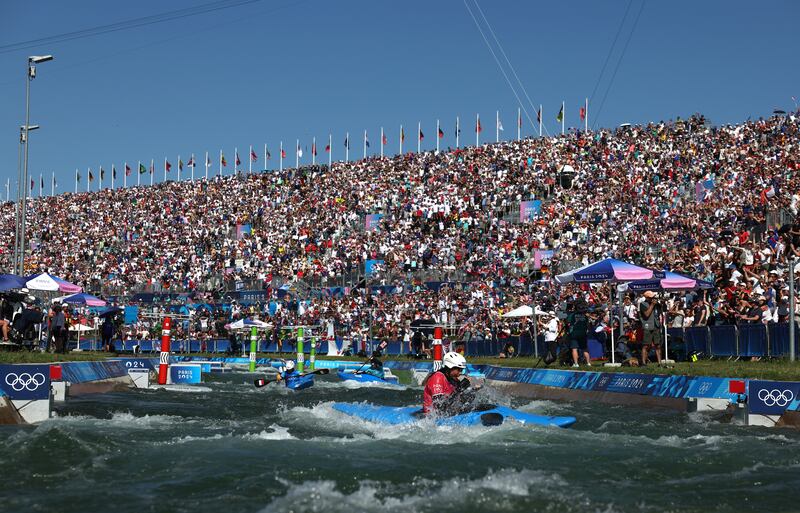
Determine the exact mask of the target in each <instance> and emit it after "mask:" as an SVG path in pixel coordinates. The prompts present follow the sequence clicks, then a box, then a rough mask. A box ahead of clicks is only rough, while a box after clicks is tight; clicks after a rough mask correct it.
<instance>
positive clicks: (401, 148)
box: [400, 125, 404, 155]
mask: <svg viewBox="0 0 800 513" xmlns="http://www.w3.org/2000/svg"><path fill="white" fill-rule="evenodd" d="M403 139H404V137H403V125H400V155H402V154H403Z"/></svg>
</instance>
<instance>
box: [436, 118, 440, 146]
mask: <svg viewBox="0 0 800 513" xmlns="http://www.w3.org/2000/svg"><path fill="white" fill-rule="evenodd" d="M436 153H439V120H438V119H437V120H436Z"/></svg>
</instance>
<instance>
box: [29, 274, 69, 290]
mask: <svg viewBox="0 0 800 513" xmlns="http://www.w3.org/2000/svg"><path fill="white" fill-rule="evenodd" d="M25 286H26V287H28V288H29V289H30V290H44V291H48V292H64V293H67V294H76V293H78V292H80V291H81V288H80V287H79V286H77V285H75V284H74V283H70V282H68V281H65V280H62V279H61V278H56V277H55V276H51V275H49V274H47V273H42V274H36V275H33V276H28V278H27V281H26V282H25Z"/></svg>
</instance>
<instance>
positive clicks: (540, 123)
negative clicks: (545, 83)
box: [539, 103, 543, 137]
mask: <svg viewBox="0 0 800 513" xmlns="http://www.w3.org/2000/svg"><path fill="white" fill-rule="evenodd" d="M542 119H543V118H542V104H541V103H540V104H539V137H541V136H542Z"/></svg>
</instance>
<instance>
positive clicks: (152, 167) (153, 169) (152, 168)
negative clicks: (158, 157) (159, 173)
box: [150, 160, 156, 175]
mask: <svg viewBox="0 0 800 513" xmlns="http://www.w3.org/2000/svg"><path fill="white" fill-rule="evenodd" d="M155 172H156V165H155V163H153V161H152V160H151V161H150V174H151V175H152V174H154V173H155Z"/></svg>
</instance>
